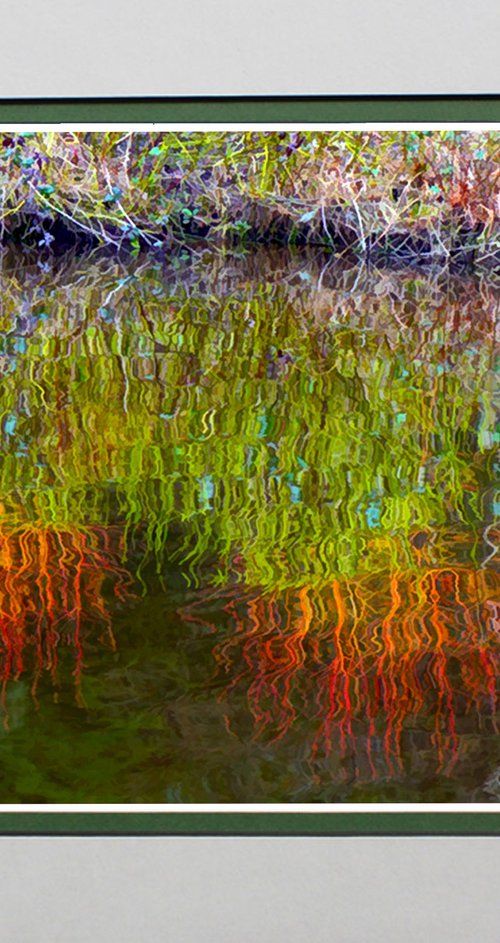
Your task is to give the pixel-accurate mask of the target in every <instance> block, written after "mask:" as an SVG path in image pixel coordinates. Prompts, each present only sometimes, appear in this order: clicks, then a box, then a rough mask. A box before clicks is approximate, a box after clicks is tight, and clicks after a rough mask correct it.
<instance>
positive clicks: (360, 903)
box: [0, 838, 500, 943]
mask: <svg viewBox="0 0 500 943" xmlns="http://www.w3.org/2000/svg"><path fill="white" fill-rule="evenodd" d="M499 870H500V840H499V839H475V838H470V839H448V838H437V839H425V838H413V839H381V838H378V839H377V838H376V839H364V838H358V839H333V838H326V839H321V838H319V839H318V838H316V839H301V838H291V839H290V838H289V839H286V838H285V839H283V838H272V839H266V838H260V839H253V838H244V839H236V838H221V839H211V838H184V839H182V838H181V839H178V838H176V839H165V838H160V839H149V838H148V839H123V838H122V839H110V838H108V839H70V838H67V839H64V838H63V839H60V838H57V839H41V838H39V839H32V838H26V839H22V838H17V839H11V838H5V839H0V871H1V874H2V880H1V883H0V908H1V915H2V916H1V927H2V930H1V937H2V940H5V943H34V941H36V943H142V941H145V943H157V941H161V943H164V941H166V943H170V941H172V943H498V940H499V920H498V917H499V913H498V910H499V908H498V873H499Z"/></svg>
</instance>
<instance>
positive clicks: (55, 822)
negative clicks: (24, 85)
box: [0, 94, 500, 837]
mask: <svg viewBox="0 0 500 943" xmlns="http://www.w3.org/2000/svg"><path fill="white" fill-rule="evenodd" d="M101 122H102V123H115V124H120V123H123V124H128V123H149V122H158V123H179V124H181V123H207V124H209V123H238V124H240V123H241V124H243V123H263V124H264V123H268V122H269V123H278V122H283V123H297V124H300V123H304V124H306V123H307V124H311V123H317V124H330V123H337V122H338V123H345V124H356V123H363V122H387V123H391V122H409V123H411V122H419V123H420V122H428V123H429V124H437V123H443V124H453V123H454V124H469V123H473V122H477V123H490V122H492V123H495V122H500V95H498V94H491V95H480V96H479V95H478V96H474V95H471V96H464V95H457V96H452V97H449V96H443V95H423V96H411V97H405V96H399V95H393V96H382V97H373V96H355V97H350V96H347V97H346V96H342V97H340V96H317V97H274V98H272V97H267V98H263V97H246V98H231V97H227V98H208V97H205V98H203V97H197V98H179V97H178V98H133V99H130V98H129V99H122V98H114V99H109V98H108V99H105V98H103V99H64V98H59V99H22V100H21V99H20V100H13V99H9V100H5V99H4V100H0V124H3V125H6V124H9V123H12V124H48V123H54V124H59V123H68V124H69V123H82V124H83V123H101ZM4 808H5V807H4ZM70 808H71V807H70ZM260 808H261V807H260V806H259V807H258V809H260ZM482 808H484V807H482ZM0 835H10V836H16V835H17V836H21V835H24V836H27V835H48V836H50V835H51V836H57V835H59V836H63V835H68V836H91V835H92V836H94V835H99V836H113V835H114V836H119V835H123V836H153V835H163V836H169V835H170V836H183V835H190V836H196V835H200V836H201V835H218V836H238V835H240V836H252V835H253V836H272V835H276V836H280V835H281V836H284V835H293V836H310V837H313V836H338V837H340V836H345V837H347V836H378V837H383V836H412V835H419V836H421V835H433V836H450V835H454V836H458V835H460V836H471V837H472V836H476V837H477V836H490V837H497V836H499V835H500V813H499V812H497V811H496V810H494V809H492V810H491V811H487V812H484V811H482V810H481V811H477V812H476V811H474V808H473V806H471V810H470V811H469V810H467V811H466V812H456V811H452V812H450V811H447V810H446V806H444V807H443V811H438V812H436V811H427V810H426V807H425V806H424V807H423V808H422V811H417V812H415V811H411V812H407V811H401V812H393V811H390V812H385V811H383V812H378V811H377V812H375V811H374V812H364V811H363V812H357V811H356V812H350V811H349V812H346V811H341V810H340V808H339V812H322V811H318V812H295V811H290V812H288V811H287V812H269V811H263V812H261V811H258V810H256V811H255V812H253V811H252V812H239V811H237V812H235V811H231V807H229V808H228V811H221V812H213V811H210V812H198V811H196V812H185V811H182V812H175V811H174V812H172V811H170V810H168V811H165V812H156V811H155V812H137V811H135V810H134V811H130V812H114V811H109V812H107V811H105V812H95V811H92V812H75V811H72V810H71V811H69V810H68V811H67V812H66V811H64V812H53V811H47V812H39V811H36V812H31V811H20V812H19V811H17V810H16V811H14V810H13V811H12V812H1V813H0Z"/></svg>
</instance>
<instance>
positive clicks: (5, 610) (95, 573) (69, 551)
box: [0, 524, 131, 694]
mask: <svg viewBox="0 0 500 943" xmlns="http://www.w3.org/2000/svg"><path fill="white" fill-rule="evenodd" d="M122 551H123V537H122V536H121V535H120V533H119V532H118V531H117V530H116V529H113V528H106V529H105V528H101V527H89V528H86V529H85V530H83V529H76V528H71V527H70V526H65V527H41V526H35V525H31V524H29V525H28V524H27V525H22V526H15V527H11V528H8V527H3V528H1V529H0V677H1V679H2V681H3V692H4V693H5V687H6V684H7V682H8V681H9V679H11V678H18V677H19V676H20V674H21V673H22V672H23V670H24V667H25V665H24V661H25V659H26V658H27V656H28V652H29V653H30V663H32V661H33V658H32V655H31V653H32V652H34V654H35V657H34V662H35V677H34V681H33V685H32V692H33V693H36V687H37V683H38V680H39V678H40V675H41V672H42V671H43V670H47V671H49V672H50V673H51V674H52V676H53V678H54V680H55V677H56V669H57V662H58V646H59V644H60V643H62V644H64V645H65V646H69V647H70V648H72V649H73V651H74V676H75V681H76V688H77V694H78V686H79V679H80V672H81V668H82V660H83V647H82V645H83V638H82V632H83V631H84V626H85V627H87V626H88V625H89V624H90V625H97V626H100V627H101V629H102V636H101V638H102V639H104V638H106V639H107V641H108V643H109V644H111V645H112V646H114V639H113V634H112V628H111V618H110V615H109V612H108V609H107V606H106V602H105V595H104V590H105V583H106V581H108V580H111V582H112V584H113V589H114V593H115V595H116V596H117V597H118V598H119V599H125V598H126V596H127V595H128V594H129V589H130V582H131V581H130V578H129V576H128V574H127V572H126V571H125V570H124V569H123V567H122V566H121V565H120V563H119V560H120V556H121V554H122Z"/></svg>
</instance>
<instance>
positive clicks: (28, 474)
mask: <svg viewBox="0 0 500 943" xmlns="http://www.w3.org/2000/svg"><path fill="white" fill-rule="evenodd" d="M498 297H499V296H498V289H497V288H496V287H495V285H494V284H492V283H491V282H479V281H475V280H473V279H472V278H469V277H463V278H449V277H447V278H443V277H438V276H431V275H423V274H421V273H420V274H416V273H415V272H409V273H408V272H406V273H401V272H391V271H371V272H370V271H368V270H366V269H348V270H343V269H341V268H340V267H339V266H338V265H337V264H336V263H335V262H331V261H330V262H328V261H326V260H325V259H322V258H321V257H318V258H315V257H313V256H309V255H305V254H297V255H293V254H285V253H281V252H279V253H272V252H267V253H265V254H264V253H256V254H252V255H249V256H247V257H242V258H235V257H232V258H221V257H211V256H210V255H207V254H200V255H199V256H197V255H195V256H193V255H191V256H190V257H187V254H186V258H179V259H175V260H173V261H170V262H163V261H158V260H155V259H154V258H146V259H138V260H136V261H135V262H128V263H127V264H125V263H121V262H117V261H116V260H112V259H109V258H106V257H104V258H103V257H99V256H94V257H87V258H75V259H71V260H68V259H65V260H63V261H59V262H48V261H47V262H46V263H44V264H40V263H39V264H37V265H35V264H31V263H29V261H28V260H26V259H24V258H22V257H20V256H18V257H16V256H14V257H11V256H9V257H7V256H4V258H3V269H2V275H1V312H0V377H1V379H0V401H1V402H0V406H1V408H0V414H1V439H0V448H1V462H0V515H1V516H0V632H1V645H0V674H1V678H2V683H3V686H2V724H1V725H0V749H1V763H0V801H1V802H259V803H264V802H358V801H359V802H377V801H378V802H383V801H388V802H404V801H411V802H419V801H423V802H451V801H460V802H476V801H481V802H488V801H500V736H499V727H498V724H499V721H500V716H499V713H500V712H499V709H498V704H497V700H496V696H497V692H498V677H499V651H500V622H499V612H498V602H496V601H495V600H498V593H497V592H496V590H497V587H498V576H497V573H496V570H495V566H496V563H497V561H498V554H497V544H498V530H496V529H495V476H496V473H497V471H498V466H497V465H496V464H495V462H496V451H495V448H496V443H497V441H498V436H497V433H496V431H495V405H494V396H495V392H496V381H495V373H494V357H495V353H496V346H495V345H496V340H495V328H496V323H497V320H498V318H497V315H498Z"/></svg>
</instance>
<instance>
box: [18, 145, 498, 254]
mask: <svg viewBox="0 0 500 943" xmlns="http://www.w3.org/2000/svg"><path fill="white" fill-rule="evenodd" d="M499 150H500V140H499V135H498V132H497V131H453V130H443V131H377V130H373V131H353V130H345V131H327V132H322V131H305V132H300V131H296V132H277V131H272V132H256V131H246V132H226V131H224V132H223V131H213V132H201V131H192V132H184V131H179V132H173V131H168V132H154V131H151V132H119V131H113V132H68V131H58V132H23V133H17V132H12V133H10V134H9V133H4V135H3V137H2V139H1V140H0V190H1V195H2V200H1V207H0V220H1V227H2V230H1V232H2V239H3V241H5V240H9V239H15V240H17V241H20V242H23V243H24V244H25V245H28V246H31V247H32V248H34V249H37V251H40V247H43V246H49V247H51V248H52V249H57V248H58V247H59V246H63V247H64V246H66V245H67V244H68V243H71V242H72V241H74V242H77V241H79V240H80V241H84V242H87V243H90V244H94V245H95V244H106V245H109V246H111V247H113V248H114V249H116V250H118V249H126V250H129V251H132V252H139V250H140V249H141V248H149V249H151V250H154V249H168V250H169V251H171V252H175V251H182V250H183V248H185V246H186V244H189V243H190V242H197V241H200V240H203V241H209V242H210V243H211V244H213V245H217V246H227V245H234V244H239V243H243V244H251V243H255V242H264V243H272V242H277V243H282V244H296V245H304V244H316V245H323V246H324V247H326V248H328V249H329V250H333V251H334V252H335V253H336V254H343V253H346V252H349V253H353V254H355V255H358V256H360V257H362V258H365V259H366V258H370V259H375V260H382V259H384V258H394V257H396V258H399V259H401V260H403V261H412V262H420V263H422V264H424V263H427V264H433V263H436V264H441V265H447V264H452V265H453V264H454V265H470V264H475V265H479V266H484V267H489V268H491V267H496V266H497V265H498V264H499V230H498V222H499V216H500V202H499V200H500V196H499V174H500V167H499Z"/></svg>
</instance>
